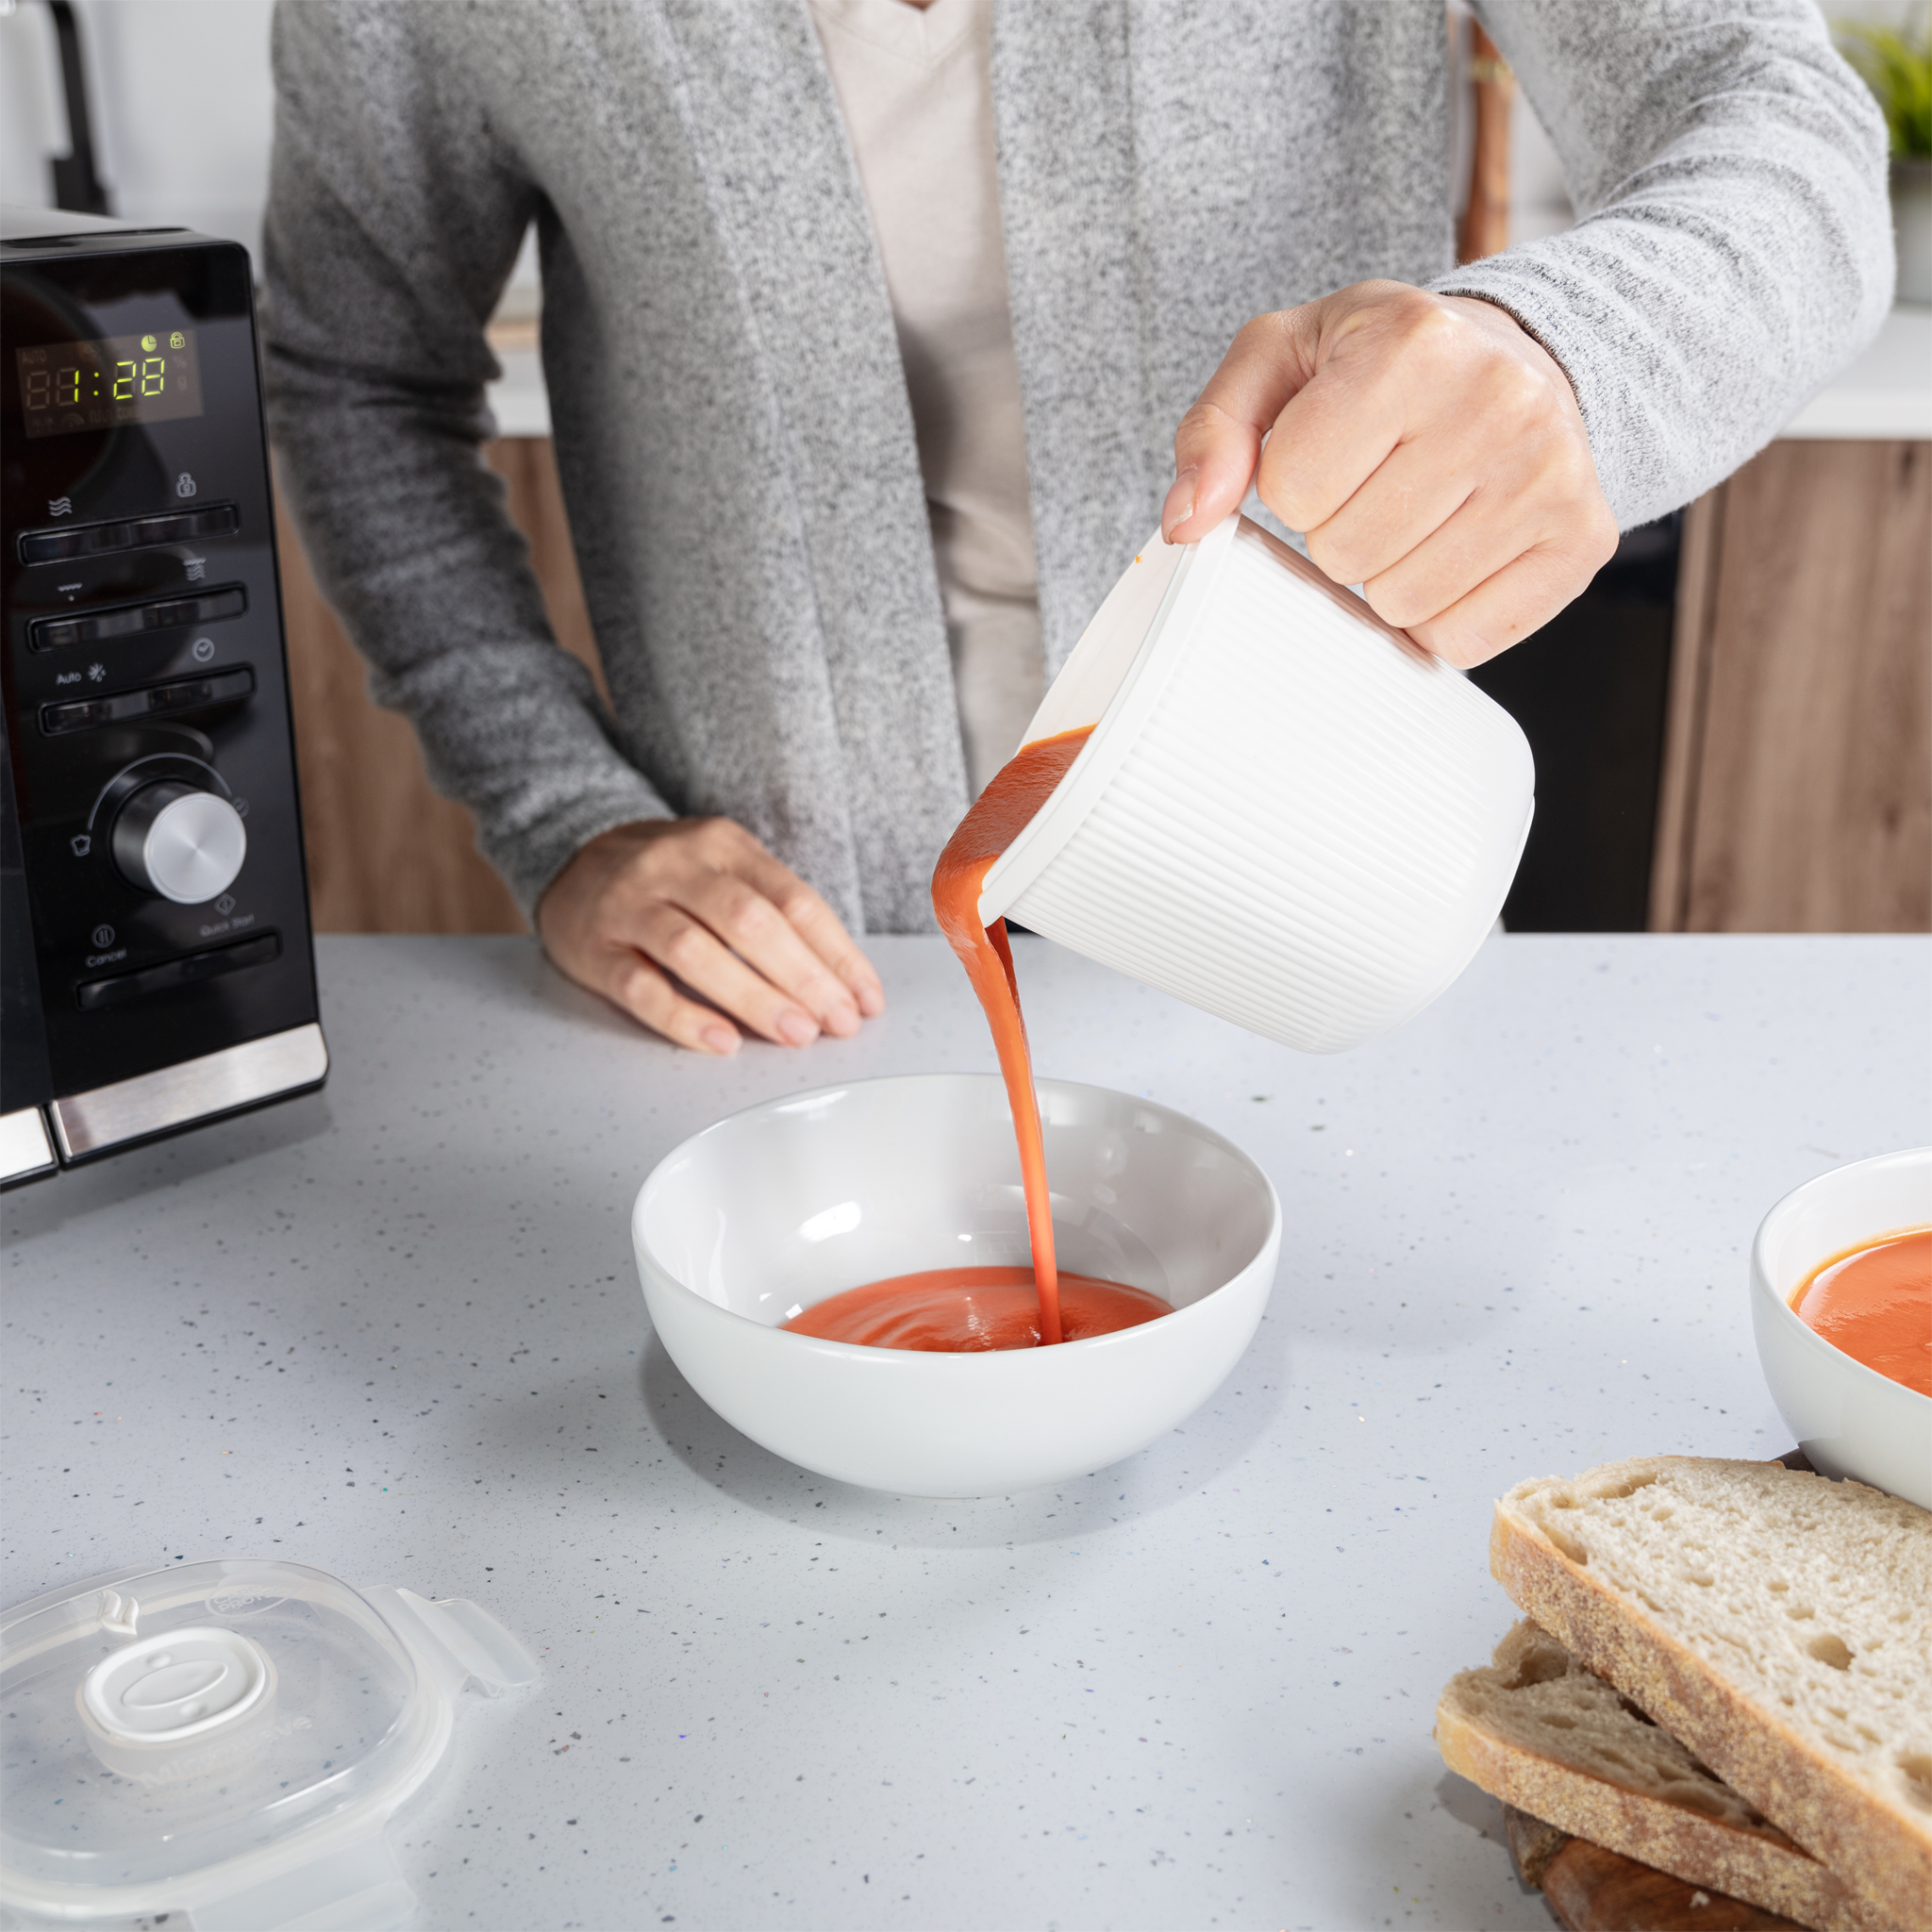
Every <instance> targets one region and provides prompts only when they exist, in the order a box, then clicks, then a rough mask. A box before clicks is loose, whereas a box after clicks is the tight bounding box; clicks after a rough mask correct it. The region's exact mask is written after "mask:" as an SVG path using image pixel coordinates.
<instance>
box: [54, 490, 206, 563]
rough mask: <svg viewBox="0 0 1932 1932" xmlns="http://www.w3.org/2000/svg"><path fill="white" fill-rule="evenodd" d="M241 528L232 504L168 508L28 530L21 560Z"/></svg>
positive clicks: (64, 557)
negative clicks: (151, 513) (104, 520)
mask: <svg viewBox="0 0 1932 1932" xmlns="http://www.w3.org/2000/svg"><path fill="white" fill-rule="evenodd" d="M241 527H242V513H241V511H240V510H238V509H237V508H235V506H234V505H233V504H232V503H211V504H209V505H208V507H207V508H204V509H184V510H168V511H165V512H160V513H158V514H156V515H154V516H151V517H124V518H117V519H116V520H115V521H114V522H112V523H106V524H78V525H75V526H74V528H72V529H60V530H26V531H23V532H22V534H21V539H20V560H21V562H23V563H66V562H68V561H70V560H71V559H72V558H76V557H101V556H105V555H106V554H107V553H108V551H112V550H141V549H144V548H146V547H147V546H148V545H150V544H154V543H185V542H188V541H191V540H192V539H193V538H197V537H232V536H234V535H235V533H236V532H237V531H238V530H240V529H241Z"/></svg>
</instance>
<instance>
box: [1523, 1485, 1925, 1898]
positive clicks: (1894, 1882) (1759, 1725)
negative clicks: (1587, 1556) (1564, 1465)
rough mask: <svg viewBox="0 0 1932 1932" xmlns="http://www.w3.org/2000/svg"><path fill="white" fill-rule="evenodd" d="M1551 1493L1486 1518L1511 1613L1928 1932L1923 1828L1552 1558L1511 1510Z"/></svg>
mask: <svg viewBox="0 0 1932 1932" xmlns="http://www.w3.org/2000/svg"><path fill="white" fill-rule="evenodd" d="M1700 1460H1702V1459H1701V1458H1698V1457H1640V1458H1633V1459H1632V1460H1630V1461H1627V1462H1622V1463H1611V1464H1606V1465H1605V1466H1604V1467H1602V1468H1600V1469H1596V1470H1591V1471H1587V1472H1586V1473H1585V1474H1582V1475H1579V1476H1576V1477H1574V1478H1573V1479H1572V1481H1573V1482H1574V1485H1575V1486H1576V1487H1578V1488H1581V1487H1583V1486H1585V1485H1588V1484H1591V1483H1592V1482H1602V1481H1607V1480H1609V1479H1613V1478H1618V1477H1623V1476H1624V1475H1625V1474H1628V1475H1629V1476H1631V1477H1634V1478H1638V1479H1642V1480H1650V1479H1653V1478H1654V1476H1655V1474H1657V1473H1658V1472H1667V1471H1669V1470H1670V1469H1672V1468H1674V1467H1680V1466H1684V1465H1693V1464H1697V1463H1699V1462H1700ZM1793 1480H1799V1481H1819V1480H1822V1478H1818V1477H1795V1476H1794V1477H1793ZM1556 1481H1557V1479H1556V1478H1538V1479H1536V1480H1535V1481H1532V1482H1528V1483H1520V1484H1518V1485H1517V1486H1516V1488H1515V1489H1513V1490H1512V1491H1510V1492H1509V1494H1508V1495H1507V1496H1505V1497H1503V1498H1502V1499H1501V1500H1500V1501H1499V1502H1498V1503H1497V1505H1496V1512H1495V1521H1494V1525H1493V1527H1492V1529H1491V1539H1490V1568H1491V1573H1492V1574H1494V1576H1495V1578H1496V1580H1497V1581H1498V1582H1499V1583H1500V1584H1502V1586H1503V1588H1504V1589H1505V1590H1506V1591H1507V1592H1508V1593H1509V1597H1510V1599H1511V1601H1512V1602H1514V1603H1515V1604H1516V1606H1517V1607H1519V1608H1520V1609H1521V1610H1522V1611H1523V1612H1524V1614H1525V1615H1526V1616H1528V1617H1531V1618H1533V1619H1534V1620H1535V1621H1536V1622H1537V1623H1538V1624H1541V1625H1542V1627H1543V1628H1544V1629H1545V1630H1547V1631H1549V1632H1550V1633H1551V1635H1552V1636H1554V1637H1556V1638H1557V1640H1558V1641H1561V1642H1562V1643H1563V1644H1565V1645H1566V1646H1567V1647H1568V1648H1569V1649H1570V1651H1571V1652H1572V1653H1573V1654H1574V1656H1575V1657H1576V1658H1577V1659H1578V1660H1579V1661H1580V1662H1581V1663H1583V1664H1584V1665H1585V1666H1586V1667H1587V1668H1588V1669H1590V1670H1592V1671H1594V1672H1595V1673H1596V1674H1597V1675H1599V1676H1600V1677H1605V1678H1607V1679H1608V1680H1609V1682H1611V1683H1612V1684H1614V1685H1615V1686H1616V1687H1617V1689H1618V1690H1620V1691H1623V1692H1624V1695H1625V1696H1627V1697H1630V1698H1632V1699H1634V1700H1635V1701H1636V1702H1637V1703H1638V1704H1639V1705H1641V1707H1642V1708H1643V1709H1644V1710H1645V1711H1646V1712H1647V1713H1648V1714H1649V1715H1650V1716H1651V1717H1652V1718H1653V1719H1654V1720H1655V1721H1656V1722H1657V1724H1661V1725H1662V1726H1663V1727H1664V1728H1665V1729H1666V1730H1667V1731H1669V1732H1671V1733H1672V1735H1673V1736H1674V1737H1675V1738H1677V1739H1678V1740H1680V1741H1681V1742H1683V1743H1684V1744H1686V1745H1688V1746H1689V1747H1690V1748H1691V1750H1693V1751H1694V1752H1696V1754H1697V1756H1698V1757H1700V1758H1701V1759H1702V1760H1703V1761H1704V1762H1705V1763H1706V1764H1707V1765H1708V1766H1709V1767H1710V1768H1711V1769H1712V1770H1713V1771H1714V1772H1716V1773H1717V1774H1718V1775H1719V1776H1720V1777H1722V1778H1723V1779H1724V1781H1725V1782H1726V1783H1728V1784H1729V1785H1730V1786H1731V1787H1732V1788H1733V1789H1734V1790H1737V1791H1739V1792H1740V1793H1741V1794H1742V1795H1743V1796H1744V1797H1745V1798H1746V1799H1748V1800H1749V1801H1750V1803H1751V1804H1752V1805H1754V1806H1756V1807H1757V1809H1758V1810H1759V1811H1761V1812H1762V1813H1763V1814H1764V1815H1765V1816H1766V1817H1767V1818H1769V1819H1770V1820H1772V1822H1773V1823H1774V1824H1776V1825H1777V1826H1778V1827H1779V1828H1780V1829H1781V1830H1783V1831H1785V1832H1787V1833H1788V1834H1789V1835H1790V1837H1791V1838H1792V1839H1794V1840H1796V1841H1797V1842H1798V1843H1799V1844H1800V1845H1802V1846H1804V1847H1805V1848H1806V1849H1807V1851H1809V1852H1810V1853H1812V1854H1813V1856H1814V1857H1817V1858H1819V1859H1820V1860H1821V1861H1823V1862H1824V1864H1825V1865H1827V1866H1829V1867H1830V1868H1831V1869H1832V1870H1833V1871H1834V1872H1836V1873H1837V1874H1839V1875H1840V1877H1841V1878H1843V1879H1844V1880H1845V1881H1846V1883H1847V1884H1848V1885H1850V1886H1852V1887H1854V1888H1856V1890H1857V1891H1858V1892H1860V1893H1861V1894H1862V1895H1863V1896H1864V1897H1865V1898H1867V1899H1869V1900H1870V1901H1871V1902H1872V1903H1873V1904H1874V1906H1875V1907H1877V1908H1878V1909H1879V1910H1880V1911H1881V1912H1882V1913H1884V1914H1885V1915H1887V1916H1888V1917H1889V1918H1890V1919H1891V1920H1892V1921H1893V1922H1894V1923H1895V1924H1898V1925H1900V1926H1902V1927H1908V1928H1919V1927H1924V1926H1927V1925H1932V1819H1928V1820H1926V1821H1924V1822H1923V1823H1919V1822H1916V1821H1912V1820H1908V1819H1907V1817H1905V1816H1903V1815H1902V1814H1900V1813H1899V1812H1896V1811H1894V1810H1892V1809H1891V1808H1890V1807H1887V1806H1886V1805H1884V1804H1883V1803H1882V1802H1880V1801H1879V1799H1877V1798H1876V1797H1875V1796H1874V1794H1873V1793H1871V1792H1869V1791H1867V1790H1864V1789H1863V1788H1861V1787H1860V1786H1858V1785H1857V1784H1855V1783H1853V1782H1852V1781H1850V1780H1849V1779H1847V1778H1846V1777H1845V1776H1844V1775H1843V1774H1841V1772H1840V1770H1839V1768H1838V1767H1837V1766H1836V1765H1834V1764H1832V1763H1831V1762H1830V1761H1829V1760H1827V1759H1826V1758H1825V1757H1824V1756H1823V1754H1822V1753H1820V1752H1819V1751H1818V1750H1817V1749H1816V1748H1815V1747H1814V1746H1813V1745H1812V1744H1811V1742H1810V1741H1809V1740H1807V1739H1806V1738H1804V1737H1802V1736H1800V1735H1799V1734H1798V1733H1797V1732H1796V1731H1794V1730H1793V1729H1792V1728H1791V1727H1790V1725H1788V1724H1784V1723H1783V1722H1781V1721H1780V1719H1779V1718H1778V1716H1777V1714H1776V1712H1774V1711H1773V1710H1769V1709H1766V1708H1764V1707H1761V1706H1759V1705H1757V1703H1755V1702H1754V1701H1752V1700H1750V1699H1748V1698H1746V1697H1744V1696H1743V1695H1741V1694H1740V1692H1739V1691H1737V1690H1736V1689H1735V1688H1734V1687H1733V1686H1731V1685H1730V1684H1728V1683H1726V1682H1725V1681H1724V1678H1723V1677H1722V1676H1721V1675H1720V1674H1719V1673H1718V1672H1717V1671H1716V1670H1715V1669H1713V1668H1712V1667H1711V1666H1710V1665H1709V1664H1707V1662H1706V1661H1705V1660H1704V1659H1703V1658H1702V1657H1699V1656H1698V1655H1697V1654H1696V1653H1695V1652H1694V1651H1693V1650H1691V1648H1690V1647H1689V1646H1687V1645H1685V1644H1684V1643H1682V1642H1680V1641H1678V1640H1677V1639H1676V1638H1675V1637H1674V1636H1673V1635H1672V1633H1671V1632H1669V1631H1668V1630H1666V1629H1665V1628H1663V1627H1662V1625H1661V1624H1659V1623H1658V1622H1657V1620H1656V1619H1655V1618H1654V1617H1652V1616H1651V1615H1650V1614H1649V1613H1648V1612H1647V1611H1646V1610H1645V1608H1644V1607H1643V1606H1642V1605H1641V1604H1640V1603H1636V1602H1633V1601H1631V1600H1630V1599H1629V1598H1628V1597H1626V1596H1625V1595H1624V1594H1623V1592H1621V1591H1617V1590H1615V1589H1614V1588H1612V1587H1610V1586H1608V1585H1607V1584H1606V1583H1604V1582H1603V1581H1601V1580H1600V1579H1599V1578H1597V1577H1593V1576H1592V1575H1591V1574H1590V1572H1589V1569H1588V1567H1587V1565H1585V1564H1579V1563H1577V1562H1574V1561H1573V1560H1572V1558H1571V1557H1569V1556H1567V1555H1565V1554H1564V1552H1563V1551H1561V1550H1560V1549H1558V1548H1557V1545H1556V1544H1555V1543H1554V1542H1553V1541H1551V1540H1550V1539H1549V1538H1548V1537H1547V1536H1546V1535H1545V1534H1544V1533H1543V1531H1542V1529H1541V1527H1540V1526H1539V1525H1538V1524H1535V1523H1534V1522H1532V1521H1531V1520H1530V1519H1529V1518H1528V1517H1527V1516H1526V1515H1524V1513H1523V1511H1522V1510H1521V1509H1520V1508H1519V1507H1516V1503H1517V1499H1518V1498H1522V1497H1525V1496H1527V1495H1529V1494H1530V1493H1532V1492H1534V1491H1538V1490H1541V1488H1543V1487H1544V1486H1545V1484H1548V1483H1553V1482H1556ZM1525 1808H1528V1809H1532V1810H1533V1809H1534V1808H1535V1807H1534V1806H1527V1807H1525Z"/></svg>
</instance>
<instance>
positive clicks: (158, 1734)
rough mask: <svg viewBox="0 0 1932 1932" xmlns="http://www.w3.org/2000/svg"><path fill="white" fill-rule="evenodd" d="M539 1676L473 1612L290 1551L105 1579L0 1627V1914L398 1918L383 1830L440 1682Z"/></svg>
mask: <svg viewBox="0 0 1932 1932" xmlns="http://www.w3.org/2000/svg"><path fill="white" fill-rule="evenodd" d="M536 1676H537V1669H536V1665H535V1664H534V1663H533V1662H532V1660H531V1658H530V1657H529V1655H528V1653H527V1652H525V1650H524V1648H523V1646H522V1645H521V1644H519V1643H518V1642H517V1641H516V1640H515V1639H514V1638H513V1637H511V1636H510V1635H509V1634H508V1632H507V1631H506V1630H505V1629H504V1628H503V1626H502V1625H501V1624H497V1623H496V1622H495V1620H494V1619H493V1618H491V1616H489V1615H488V1613H487V1612H485V1611H483V1610H481V1609H479V1608H478V1607H476V1606H475V1604H472V1603H466V1602H463V1601H460V1600H448V1601H444V1602H441V1603H429V1602H425V1600H424V1599H423V1598H422V1597H420V1596H416V1595H414V1594H413V1593H412V1592H410V1591H406V1590H394V1589H388V1588H382V1589H375V1590H370V1591H359V1592H358V1591H354V1590H352V1589H350V1588H349V1586H348V1585H347V1584H345V1583H342V1582H341V1581H340V1580H339V1579H338V1578H336V1577H333V1576H330V1575H328V1574H325V1572H323V1571H320V1570H311V1569H308V1568H307V1567H306V1566H304V1565H302V1564H297V1563H286V1562H280V1561H271V1562H242V1561H235V1560H223V1561H219V1562H210V1563H192V1564H176V1565H175V1566H173V1567H172V1568H170V1569H167V1570H148V1571H124V1572H120V1573H117V1574H114V1575H111V1576H106V1577H97V1578H94V1579H92V1581H90V1582H88V1583H85V1584H79V1585H75V1586H74V1587H73V1588H71V1589H68V1590H64V1591H55V1592H53V1593H52V1594H50V1595H47V1596H44V1597H40V1598H37V1599H36V1600H35V1601H33V1602H32V1603H27V1604H23V1605H21V1606H20V1607H18V1608H17V1609H14V1610H11V1611H8V1613H7V1614H6V1615H5V1616H4V1617H0V1713H4V1724H5V1729H4V1743H0V1751H4V1762H0V1819H4V1824H0V1905H4V1906H5V1907H7V1908H8V1913H9V1915H10V1916H11V1917H12V1918H13V1919H14V1920H15V1921H17V1922H19V1923H23V1924H37V1923H43V1922H52V1923H61V1924H75V1923H76V1922H77V1923H82V1924H85V1923H89V1922H92V1923H96V1924H98V1923H101V1922H107V1921H113V1920H117V1919H119V1920H125V1919H128V1918H132V1917H135V1916H138V1915H144V1914H152V1913H158V1912H164V1911H165V1912H171V1913H172V1912H177V1911H178V1912H181V1913H183V1914H184V1915H186V1917H187V1918H188V1919H189V1921H190V1922H191V1924H192V1927H193V1932H271V1928H274V1927H275V1926H279V1925H283V1924H291V1923H292V1922H293V1921H295V1920H296V1919H298V1918H299V1919H300V1920H301V1922H302V1924H303V1926H304V1928H305V1932H308V1928H310V1927H313V1928H315V1932H323V1928H325V1927H330V1926H336V1925H341V1926H343V1927H351V1926H353V1927H356V1928H358V1932H363V1928H376V1927H380V1926H385V1925H391V1924H400V1923H401V1922H402V1920H403V1919H405V1918H407V1916H408V1913H409V1911H410V1910H411V1908H412V1907H413V1904H414V1900H413V1898H412V1897H411V1894H410V1893H409V1890H408V1887H407V1886H406V1885H405V1884H404V1883H403V1881H402V1878H401V1875H400V1874H399V1873H398V1872H397V1870H396V1868H395V1864H394V1861H393V1859H392V1858H391V1856H390V1853H389V1848H388V1845H387V1842H386V1841H385V1839H384V1836H383V1832H384V1827H385V1826H386V1824H387V1823H388V1821H389V1819H390V1817H391V1815H392V1814H393V1813H394V1812H395V1810H396V1809H397V1807H399V1806H401V1805H402V1804H403V1803H404V1802H405V1801H406V1800H407V1799H408V1796H409V1795H410V1793H411V1792H412V1791H414V1790H416V1789H417V1788H418V1787H419V1786H420V1785H421V1784H422V1782H423V1780H424V1779H425V1777H426V1776H427V1775H428V1774H429V1773H430V1771H431V1770H432V1769H433V1768H434V1766H435V1764H436V1762H437V1760H438V1759H439V1758H440V1757H441V1755H442V1752H443V1749H444V1747H445V1745H446V1744H447V1743H448V1741H449V1737H450V1731H451V1728H452V1724H453V1723H454V1714H455V1703H456V1698H457V1695H458V1693H459V1692H460V1691H462V1690H463V1689H464V1688H465V1686H473V1687H475V1688H476V1689H479V1690H481V1691H484V1692H486V1693H487V1694H490V1695H495V1694H497V1693H498V1692H500V1691H506V1690H509V1689H511V1688H514V1687H517V1686H520V1685H525V1684H529V1683H532V1682H534V1681H535V1679H536Z"/></svg>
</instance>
